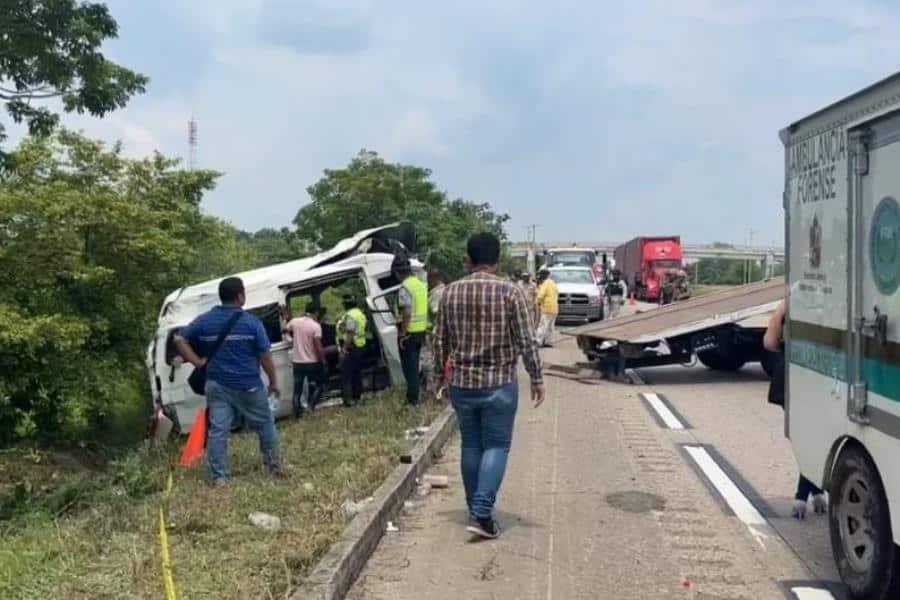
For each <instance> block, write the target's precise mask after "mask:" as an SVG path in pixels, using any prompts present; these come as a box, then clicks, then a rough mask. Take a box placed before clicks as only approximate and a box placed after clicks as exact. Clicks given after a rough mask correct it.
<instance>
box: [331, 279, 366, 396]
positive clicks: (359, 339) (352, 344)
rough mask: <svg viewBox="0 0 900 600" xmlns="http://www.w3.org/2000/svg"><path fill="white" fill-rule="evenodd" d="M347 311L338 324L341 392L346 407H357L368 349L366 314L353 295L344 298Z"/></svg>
mask: <svg viewBox="0 0 900 600" xmlns="http://www.w3.org/2000/svg"><path fill="white" fill-rule="evenodd" d="M343 304H344V310H345V311H346V312H345V313H344V314H343V316H341V318H340V319H338V322H337V331H338V334H339V335H340V341H339V343H340V345H341V390H342V393H343V400H344V406H355V405H356V404H358V403H359V402H360V400H361V399H362V389H363V384H362V359H363V349H364V348H365V347H366V326H367V325H368V321H367V319H366V314H365V313H364V312H363V311H362V310H360V308H359V305H358V303H357V301H356V298H354V297H353V296H351V295H349V294H348V295H345V296H344V297H343Z"/></svg>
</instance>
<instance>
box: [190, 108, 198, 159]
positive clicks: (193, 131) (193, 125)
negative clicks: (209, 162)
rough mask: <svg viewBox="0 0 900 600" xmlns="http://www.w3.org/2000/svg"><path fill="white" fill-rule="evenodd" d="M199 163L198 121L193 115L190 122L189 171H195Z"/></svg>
mask: <svg viewBox="0 0 900 600" xmlns="http://www.w3.org/2000/svg"><path fill="white" fill-rule="evenodd" d="M196 163H197V121H195V120H194V115H193V113H192V114H191V120H190V121H188V170H190V171H193V170H194V165H195V164H196Z"/></svg>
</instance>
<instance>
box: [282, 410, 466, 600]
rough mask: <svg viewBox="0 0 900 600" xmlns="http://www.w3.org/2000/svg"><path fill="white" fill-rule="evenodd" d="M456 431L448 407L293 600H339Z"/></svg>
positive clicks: (317, 566)
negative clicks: (419, 480) (418, 480)
mask: <svg viewBox="0 0 900 600" xmlns="http://www.w3.org/2000/svg"><path fill="white" fill-rule="evenodd" d="M455 428H456V413H455V412H453V408H452V407H450V406H448V407H447V408H445V409H444V411H443V412H441V414H440V415H438V417H437V418H436V419H435V420H434V422H433V423H432V424H431V427H429V429H428V433H426V434H425V437H424V438H423V439H422V440H420V441H419V442H418V443H417V444H416V445H415V446H414V447H413V449H412V451H411V455H412V463H411V464H399V465H397V468H395V469H394V471H393V472H392V473H391V474H390V475H389V476H388V478H387V479H386V480H385V481H384V483H382V484H381V487H379V488H378V490H377V491H376V492H375V494H373V495H374V497H375V500H374V501H373V502H371V503H369V504H368V505H367V506H366V507H365V508H363V510H362V511H361V512H360V513H359V514H357V515H356V516H355V517H354V518H353V520H352V521H350V524H349V525H348V526H347V529H345V530H344V534H343V535H342V536H341V538H340V539H339V540H338V541H337V542H335V544H334V545H333V546H332V547H331V550H329V551H328V554H326V555H325V556H324V557H323V558H322V560H320V561H319V564H317V565H316V566H315V568H314V569H313V571H312V573H311V574H310V576H309V578H308V579H307V581H306V584H305V585H304V586H303V587H302V588H301V589H300V590H298V591H297V592H296V593H294V594H293V595H292V596H291V599H292V600H342V599H343V598H344V597H345V596H346V595H347V592H349V591H350V587H351V586H352V585H353V582H355V581H356V578H357V577H358V576H359V574H360V572H361V571H362V569H363V567H364V566H365V564H366V561H367V560H369V557H370V556H371V555H372V553H373V552H374V551H375V548H376V547H377V546H378V542H380V541H381V536H383V535H384V530H385V528H386V527H387V523H388V521H390V520H392V519H393V518H395V517H396V516H397V514H399V512H400V509H401V508H402V507H403V502H404V501H405V500H406V499H407V498H409V496H410V495H411V494H412V492H413V491H414V490H415V487H416V478H417V477H419V476H421V475H422V474H423V473H424V472H425V470H426V469H428V467H430V466H431V464H432V463H433V462H434V459H435V458H436V457H437V456H439V454H440V451H441V449H442V448H443V447H444V444H445V443H446V442H447V440H448V439H449V438H450V435H451V434H452V433H453V431H454V430H455Z"/></svg>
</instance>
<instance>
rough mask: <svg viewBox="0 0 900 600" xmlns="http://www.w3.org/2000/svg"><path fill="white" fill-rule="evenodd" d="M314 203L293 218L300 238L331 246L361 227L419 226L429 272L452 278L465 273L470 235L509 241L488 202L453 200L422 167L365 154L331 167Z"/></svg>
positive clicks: (313, 191)
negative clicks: (483, 233) (479, 233)
mask: <svg viewBox="0 0 900 600" xmlns="http://www.w3.org/2000/svg"><path fill="white" fill-rule="evenodd" d="M307 192H308V193H309V195H310V197H311V198H312V202H310V203H309V204H307V205H305V206H303V207H302V208H301V209H300V210H299V211H298V213H297V216H296V218H295V219H294V224H295V225H296V226H297V233H298V235H299V237H300V238H301V239H304V240H309V241H310V242H311V243H312V244H314V245H315V246H317V247H319V248H327V247H329V246H331V245H333V244H334V243H336V242H337V241H339V240H341V239H343V238H346V237H349V236H351V235H353V234H354V233H356V232H357V231H360V230H362V229H367V228H371V227H378V226H380V225H384V224H386V223H390V222H393V221H401V220H406V221H411V222H412V223H413V224H415V226H416V231H417V233H418V236H419V239H418V243H419V254H420V255H421V256H422V257H424V258H425V259H426V262H427V264H428V266H429V267H430V268H435V269H438V270H440V271H442V272H444V273H446V274H447V275H448V276H449V277H451V278H456V277H459V276H461V275H462V274H463V273H464V268H463V262H462V259H463V256H464V255H465V244H466V240H467V239H468V237H469V236H470V235H471V234H472V233H474V232H477V231H491V232H494V233H496V234H497V235H498V236H500V238H501V239H504V240H505V239H506V236H505V232H504V230H503V225H504V223H506V221H507V220H508V219H509V217H508V216H507V215H502V214H496V213H494V212H493V211H492V210H491V208H490V205H488V204H473V203H471V202H467V201H465V200H463V199H461V198H457V199H454V200H451V199H449V198H448V197H447V194H446V193H445V192H444V191H442V190H440V189H438V187H437V186H436V185H435V183H434V182H433V181H432V180H431V171H430V170H428V169H424V168H421V167H416V166H411V165H402V164H394V163H388V162H385V161H384V159H382V158H381V157H379V156H378V154H376V153H375V152H370V151H366V150H363V151H361V152H360V153H359V154H358V155H357V156H356V157H355V158H354V159H353V160H352V161H350V164H349V165H348V166H347V167H346V168H343V169H334V170H332V169H327V170H326V171H325V174H324V176H323V177H322V178H321V179H320V180H319V181H317V182H316V183H314V184H313V185H311V186H309V187H308V188H307Z"/></svg>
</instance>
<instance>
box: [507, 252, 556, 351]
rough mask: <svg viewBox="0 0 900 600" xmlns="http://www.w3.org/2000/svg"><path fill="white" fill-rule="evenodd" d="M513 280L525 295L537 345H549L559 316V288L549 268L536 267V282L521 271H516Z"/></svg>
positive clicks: (551, 343)
mask: <svg viewBox="0 0 900 600" xmlns="http://www.w3.org/2000/svg"><path fill="white" fill-rule="evenodd" d="M513 280H514V281H515V282H516V284H517V286H518V288H519V289H520V290H521V291H522V294H523V295H524V296H525V302H526V305H527V308H528V314H529V315H530V316H531V322H532V324H533V326H534V339H535V341H536V342H537V344H538V345H539V346H543V347H545V348H548V347H551V346H552V345H553V336H554V333H555V331H556V319H557V317H559V288H557V286H556V282H555V281H553V278H552V277H551V276H550V269H548V268H546V267H542V268H540V269H538V272H537V282H536V283H535V282H532V281H531V275H529V274H528V273H524V272H522V271H517V272H516V273H515V274H514V275H513Z"/></svg>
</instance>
